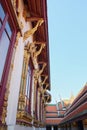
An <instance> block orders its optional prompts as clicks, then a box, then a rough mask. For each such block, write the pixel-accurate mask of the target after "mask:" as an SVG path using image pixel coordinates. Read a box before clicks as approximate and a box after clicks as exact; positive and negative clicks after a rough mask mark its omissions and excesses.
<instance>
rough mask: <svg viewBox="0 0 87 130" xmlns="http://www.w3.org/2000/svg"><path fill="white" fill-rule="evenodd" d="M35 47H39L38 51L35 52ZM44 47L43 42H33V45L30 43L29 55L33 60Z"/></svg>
mask: <svg viewBox="0 0 87 130" xmlns="http://www.w3.org/2000/svg"><path fill="white" fill-rule="evenodd" d="M35 45H40V49H39V50H38V51H37V50H36V49H37V46H35ZM44 47H45V42H36V41H34V42H33V43H30V53H31V55H32V57H33V58H34V59H35V58H37V56H38V55H39V54H40V53H41V51H42V49H43V48H44Z"/></svg>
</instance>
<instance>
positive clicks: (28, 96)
mask: <svg viewBox="0 0 87 130" xmlns="http://www.w3.org/2000/svg"><path fill="white" fill-rule="evenodd" d="M31 71H32V70H31V67H30V65H29V66H28V72H27V79H26V94H25V95H26V97H25V100H26V111H27V112H29V106H30V104H29V98H30V87H31V77H32V72H31Z"/></svg>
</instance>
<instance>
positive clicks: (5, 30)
mask: <svg viewBox="0 0 87 130" xmlns="http://www.w3.org/2000/svg"><path fill="white" fill-rule="evenodd" d="M10 24H11V21H10V17H9V13H8V11H7V10H6V9H5V11H4V9H3V5H2V4H1V3H0V64H1V67H0V84H2V75H3V71H4V68H5V66H6V63H7V62H6V60H7V61H8V58H9V57H8V56H7V55H8V51H9V49H10V47H11V43H12V42H11V39H12V34H13V33H12V29H11V25H10Z"/></svg>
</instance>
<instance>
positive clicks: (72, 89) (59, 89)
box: [47, 0, 87, 103]
mask: <svg viewBox="0 0 87 130" xmlns="http://www.w3.org/2000/svg"><path fill="white" fill-rule="evenodd" d="M47 2H48V5H47V8H48V27H49V30H48V31H49V46H50V48H49V51H50V73H51V74H50V78H51V94H52V103H55V100H59V97H60V96H61V98H69V97H70V94H71V93H73V94H74V96H76V95H77V94H78V92H79V91H80V89H81V88H82V87H83V86H84V85H85V83H86V82H87V0H47ZM59 95H60V96H59Z"/></svg>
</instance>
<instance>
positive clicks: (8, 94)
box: [0, 0, 51, 130]
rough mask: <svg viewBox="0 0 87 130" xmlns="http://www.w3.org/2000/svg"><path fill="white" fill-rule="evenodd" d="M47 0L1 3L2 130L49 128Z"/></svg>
mask: <svg viewBox="0 0 87 130" xmlns="http://www.w3.org/2000/svg"><path fill="white" fill-rule="evenodd" d="M49 91H50V62H49V40H48V19H47V1H46V0H0V130H28V129H31V130H33V129H34V130H35V129H45V114H46V103H49V102H50V101H51V95H50V92H49Z"/></svg>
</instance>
